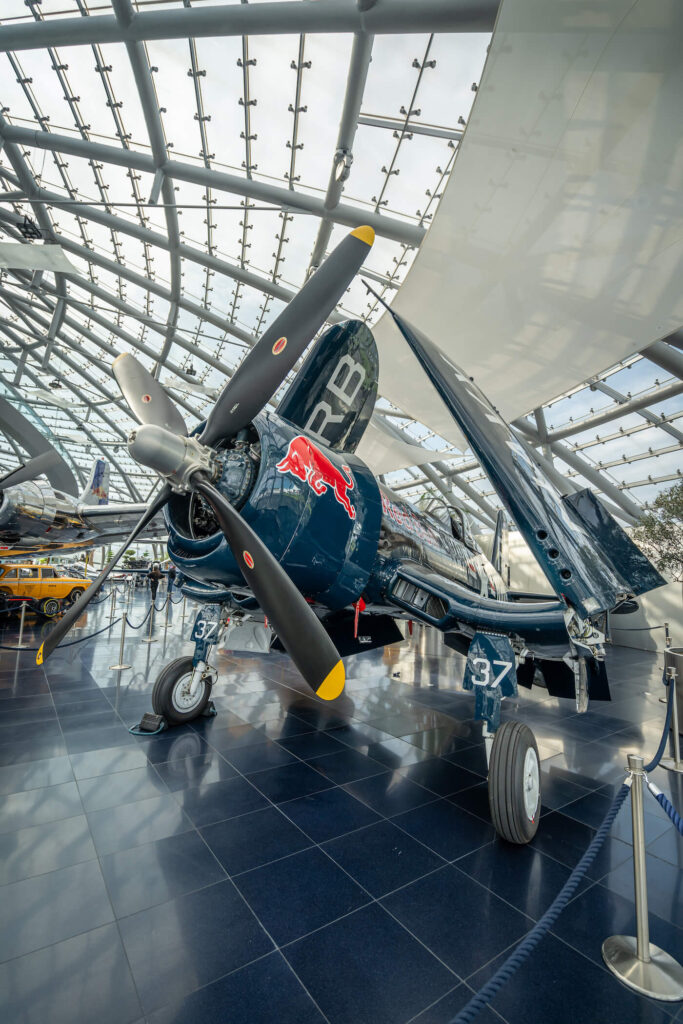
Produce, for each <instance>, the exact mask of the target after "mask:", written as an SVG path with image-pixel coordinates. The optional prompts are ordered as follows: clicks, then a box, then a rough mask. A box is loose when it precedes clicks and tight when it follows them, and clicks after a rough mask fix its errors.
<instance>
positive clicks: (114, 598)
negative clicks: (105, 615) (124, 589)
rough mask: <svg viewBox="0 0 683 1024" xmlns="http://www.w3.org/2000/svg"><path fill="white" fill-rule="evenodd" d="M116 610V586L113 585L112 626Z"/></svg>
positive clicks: (110, 617)
mask: <svg viewBox="0 0 683 1024" xmlns="http://www.w3.org/2000/svg"><path fill="white" fill-rule="evenodd" d="M115 611H116V587H112V592H111V608H110V609H109V626H110V627H111V624H112V622H113V621H114V612H115Z"/></svg>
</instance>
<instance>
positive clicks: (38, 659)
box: [36, 644, 44, 665]
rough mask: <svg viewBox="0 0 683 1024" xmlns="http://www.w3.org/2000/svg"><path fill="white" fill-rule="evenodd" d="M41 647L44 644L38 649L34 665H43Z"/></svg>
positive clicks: (42, 645)
mask: <svg viewBox="0 0 683 1024" xmlns="http://www.w3.org/2000/svg"><path fill="white" fill-rule="evenodd" d="M43 647H44V644H41V645H40V647H39V648H38V653H37V654H36V665H42V664H43Z"/></svg>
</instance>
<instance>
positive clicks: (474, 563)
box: [38, 228, 664, 842]
mask: <svg viewBox="0 0 683 1024" xmlns="http://www.w3.org/2000/svg"><path fill="white" fill-rule="evenodd" d="M373 237H374V235H373V232H372V231H371V229H370V228H359V229H356V230H355V231H353V232H351V234H350V235H348V236H347V237H346V238H345V239H344V240H343V241H342V242H341V243H340V245H339V246H338V247H337V248H336V249H335V250H334V252H333V253H332V254H331V255H330V256H329V258H328V259H327V260H326V261H325V263H324V264H323V265H322V266H321V268H320V269H319V270H318V271H317V272H316V273H315V274H314V275H313V276H312V277H311V278H309V280H308V281H307V283H306V284H305V286H304V287H303V289H302V290H301V292H299V294H298V295H297V296H296V297H295V298H294V299H293V300H292V302H291V303H290V304H289V305H288V306H287V307H286V309H285V310H284V311H283V313H282V314H281V315H280V316H279V317H278V318H277V319H276V321H275V322H274V323H273V324H272V325H271V326H270V328H269V329H268V330H267V331H266V332H265V333H264V334H263V335H262V337H261V338H260V340H259V341H258V343H257V344H256V345H255V346H254V348H253V349H251V351H250V352H249V353H248V354H247V356H246V357H245V359H244V361H243V362H242V364H241V365H240V367H239V368H238V370H237V371H236V372H235V374H234V376H233V377H232V378H231V379H230V380H229V381H228V383H227V384H226V385H225V387H224V389H223V391H222V392H221V394H220V396H219V398H218V400H217V402H216V404H215V406H214V407H213V409H212V411H211V413H210V414H209V417H208V419H207V421H206V422H205V423H204V424H201V425H200V426H199V427H198V428H197V430H196V431H195V432H194V433H193V435H191V436H188V435H187V428H186V425H185V423H184V421H183V419H182V416H181V415H180V413H179V411H178V409H177V407H176V406H175V405H174V404H173V403H172V401H171V400H170V399H169V397H168V396H167V394H166V392H165V391H164V390H163V388H162V386H161V385H160V384H159V382H158V381H157V380H156V379H154V378H153V377H152V376H151V375H150V374H149V373H148V371H147V370H146V369H145V368H144V367H143V366H142V365H141V364H140V363H138V362H137V360H135V359H134V357H133V356H131V355H123V356H119V357H118V358H117V360H116V361H115V363H114V367H113V369H114V374H115V376H116V379H117V381H118V383H119V386H120V387H121V390H122V392H123V394H124V397H125V398H126V400H127V402H128V404H129V406H130V408H131V411H132V412H133V414H134V416H135V417H136V418H137V419H138V421H139V422H140V424H141V425H140V427H138V428H137V429H135V430H134V431H133V432H132V433H131V435H130V437H129V440H128V446H129V451H130V452H131V454H132V455H133V457H134V458H135V459H137V460H138V461H139V462H140V463H142V464H144V465H146V466H149V467H151V468H153V469H155V470H156V471H157V472H158V473H159V474H160V476H161V477H162V478H163V479H164V481H165V482H164V484H163V486H162V489H161V491H160V492H159V494H158V495H157V497H156V498H155V499H154V500H153V501H152V503H151V504H150V506H149V507H148V509H147V510H146V511H145V513H144V515H143V516H142V518H141V519H140V521H139V523H138V524H137V526H136V528H135V530H134V531H133V532H132V533H131V535H130V536H129V538H128V539H127V541H126V543H125V545H124V547H123V548H122V549H121V551H120V552H119V554H118V555H117V556H116V558H115V559H114V560H113V562H112V563H110V565H109V566H108V567H107V568H106V569H105V570H104V571H103V572H102V573H101V574H100V576H99V578H98V580H97V581H96V582H95V584H94V585H93V586H92V587H91V588H90V590H88V592H87V593H86V594H84V595H83V596H82V597H81V598H80V599H79V601H78V602H76V604H75V605H74V606H73V607H72V608H71V609H70V610H69V611H68V612H67V613H66V614H65V616H64V618H63V619H62V620H61V621H60V622H58V623H57V625H56V627H55V628H54V630H53V631H52V632H51V633H50V634H49V635H48V637H47V638H46V640H45V641H44V643H43V645H42V647H41V649H40V651H39V652H38V662H39V663H41V662H42V661H43V659H44V658H46V657H47V656H48V655H49V654H50V652H51V651H52V650H53V649H54V648H55V647H56V645H57V644H58V643H59V641H60V639H61V638H62V637H63V636H64V634H65V633H66V631H67V630H68V629H69V627H70V625H71V624H72V623H73V621H75V619H76V618H78V616H79V615H80V614H81V612H82V610H83V609H84V608H85V607H86V605H87V603H88V601H89V600H91V599H92V597H93V596H94V595H95V594H96V593H97V591H98V589H99V587H100V586H101V585H102V583H103V582H104V581H105V579H106V577H107V575H108V574H109V572H110V571H111V570H112V569H113V567H114V565H115V564H116V561H117V559H118V558H119V557H120V556H121V554H122V552H123V551H124V550H125V548H126V547H127V546H128V545H129V544H130V543H131V542H132V541H133V540H134V538H135V536H136V535H137V533H138V532H139V531H140V530H142V529H143V528H144V527H145V526H146V524H147V523H148V522H149V521H150V520H151V519H152V517H153V516H154V515H155V514H156V513H157V512H158V511H159V509H161V508H163V509H164V515H165V518H166V522H167V526H168V533H169V541H168V548H169V554H170V556H171V558H172V559H173V561H174V562H175V563H176V565H177V566H178V568H179V569H180V570H181V572H182V573H183V575H184V577H185V580H184V582H182V583H181V589H183V591H184V592H185V593H189V594H191V595H192V596H194V597H196V598H198V599H200V600H201V601H203V602H205V607H204V609H203V611H202V612H200V614H199V616H198V619H197V622H196V623H195V627H194V631H193V639H194V641H195V654H194V657H192V658H190V657H188V658H180V659H177V660H176V661H174V662H172V663H171V664H170V665H168V666H167V667H166V668H165V669H164V670H163V671H162V673H161V675H160V676H159V677H158V679H157V681H156V683H155V686H154V693H153V706H154V710H155V711H156V712H157V713H158V714H160V715H163V716H164V717H165V718H166V719H167V720H168V721H170V722H174V723H180V722H183V721H189V720H191V719H192V718H194V717H196V716H197V715H198V714H201V713H202V712H203V710H204V709H205V708H206V705H207V703H208V700H209V697H210V691H211V686H212V683H213V680H214V679H215V672H214V670H213V669H211V668H210V666H209V656H210V651H211V649H212V647H213V645H214V644H215V642H216V641H217V640H218V639H219V636H220V635H221V632H222V628H223V626H224V624H225V621H226V618H227V617H228V615H229V616H230V617H231V618H232V619H233V620H234V619H235V618H237V620H238V621H239V619H240V618H242V619H244V618H246V617H249V616H251V621H252V625H253V623H254V622H256V623H257V628H258V629H259V631H260V634H259V635H260V636H261V638H262V640H263V648H264V649H265V650H267V649H268V648H269V646H270V641H271V634H272V633H273V632H274V633H275V634H276V635H277V640H276V641H275V642H276V644H277V645H281V646H282V647H283V648H284V649H285V650H286V651H287V652H288V653H289V655H290V656H291V658H292V660H293V661H294V663H295V664H296V666H297V668H298V669H299V671H300V672H301V674H302V676H303V677H304V679H305V680H306V682H307V683H308V684H309V686H310V687H311V689H312V690H313V691H314V692H315V693H316V694H317V695H318V696H319V697H321V698H323V699H325V700H334V699H335V698H337V697H338V696H339V695H340V694H341V692H342V690H343V687H344V681H345V673H344V666H343V663H342V661H341V657H340V654H341V655H346V654H352V653H355V652H357V651H361V650H364V649H368V648H370V647H377V646H382V645H384V644H386V643H389V642H392V641H396V640H397V639H401V638H402V634H401V633H400V631H399V630H398V628H397V626H396V623H395V620H396V619H401V618H404V619H405V618H410V619H418V620H421V621H423V622H425V623H428V624H429V625H432V626H434V627H436V628H437V629H439V630H441V632H442V633H443V635H444V642H445V643H446V644H448V645H449V646H451V647H453V648H455V649H456V650H458V651H461V652H463V653H467V656H468V660H467V667H466V671H465V677H464V681H463V685H464V686H465V687H466V688H470V689H474V691H475V694H476V705H475V718H477V719H479V720H482V721H483V722H484V724H485V728H484V734H485V736H486V737H487V750H488V753H489V757H490V762H489V799H490V803H491V810H492V815H493V821H494V824H495V825H496V828H497V829H498V831H499V832H500V833H501V835H503V836H505V837H506V838H507V839H510V840H511V841H513V842H527V841H528V840H529V839H530V838H532V836H533V835H534V833H535V831H536V828H537V826H538V817H539V811H540V800H541V795H540V782H539V778H540V773H539V766H538V751H537V749H536V744H535V741H534V738H533V734H532V733H531V731H530V730H529V729H528V727H527V726H526V725H523V724H522V723H520V722H515V721H507V722H506V723H505V724H504V725H503V726H501V727H500V728H499V726H500V706H501V700H502V698H503V697H505V696H509V695H512V694H513V693H515V692H516V684H517V681H519V682H521V683H522V684H523V685H527V686H530V685H531V684H532V682H533V681H538V680H540V681H541V682H543V683H544V684H545V685H546V686H547V687H548V689H549V690H550V692H551V693H556V694H558V695H561V696H569V695H576V699H577V705H578V706H579V708H580V709H583V710H585V708H586V707H587V703H588V697H589V696H593V697H597V698H602V699H605V698H608V696H609V690H608V686H607V680H606V675H605V670H604V663H603V655H604V648H603V644H604V641H605V632H606V627H605V622H606V613H607V612H608V611H609V609H611V608H612V607H614V606H615V605H617V604H618V603H620V602H621V601H624V600H626V599H629V598H631V597H632V596H633V595H637V594H639V593H642V592H644V591H646V590H649V589H652V588H653V587H656V586H659V585H661V584H662V583H663V582H664V580H663V579H662V577H661V576H659V574H658V573H657V572H656V571H655V570H654V569H653V567H652V566H651V565H650V563H649V562H648V561H647V559H646V558H645V557H644V556H643V555H642V554H641V553H640V552H639V550H638V549H637V548H636V547H635V546H634V545H633V543H632V542H631V541H630V539H629V538H628V537H627V536H626V534H625V533H624V532H623V531H622V530H621V528H620V527H619V526H618V525H617V523H616V522H615V521H614V520H613V519H612V517H611V516H610V515H609V514H608V513H607V511H606V510H605V509H604V507H603V506H602V505H601V504H600V502H599V501H597V500H596V499H595V498H594V497H593V495H592V494H591V492H589V491H583V492H580V493H577V494H573V495H571V496H564V497H563V496H562V495H560V494H559V492H558V491H557V490H556V489H555V487H554V485H553V484H552V483H551V482H550V481H549V480H548V479H546V478H545V477H544V476H543V474H542V473H541V472H540V470H539V469H538V467H537V466H536V465H535V463H534V462H533V460H532V459H531V458H530V457H529V455H528V454H527V452H526V449H525V448H524V447H523V446H522V445H521V444H520V442H519V441H517V440H516V438H515V437H514V435H513V434H512V432H511V431H510V429H509V427H508V426H507V424H505V423H504V421H503V420H502V419H501V417H500V416H499V415H498V413H497V412H496V410H495V409H494V408H493V407H492V406H491V404H490V403H489V402H488V401H487V400H486V398H485V397H484V396H483V394H482V393H481V392H480V391H479V389H478V388H477V387H476V385H475V384H474V382H473V381H472V380H471V379H469V378H468V377H467V376H466V374H465V373H463V372H462V371H461V370H460V369H459V368H458V367H456V366H454V365H453V364H452V363H451V362H450V361H449V360H448V359H447V358H446V357H445V356H444V355H443V354H442V353H441V351H440V350H439V349H438V348H436V346H434V345H433V344H432V343H431V342H430V341H429V340H428V339H426V338H424V337H423V336H422V335H421V334H420V333H419V331H417V330H416V329H415V328H413V327H411V326H410V325H409V324H408V323H407V322H406V321H404V320H402V319H401V318H400V317H399V316H397V315H393V314H392V315H393V316H394V321H395V323H396V325H397V327H398V329H399V331H400V334H401V335H402V336H403V339H404V340H405V342H406V343H407V344H408V345H409V346H410V347H411V349H412V351H413V352H414V354H415V356H416V357H417V360H418V361H419V363H420V364H421V365H422V367H423V369H424V370H425V372H426V373H427V374H428V376H429V378H430V379H431V381H432V383H433V384H434V387H435V389H436V391H437V393H438V395H439V396H440V398H441V399H442V400H443V401H444V403H445V404H446V406H447V407H448V409H449V410H450V412H451V413H452V415H453V417H454V418H455V420H456V421H457V423H458V426H459V427H460V428H461V430H462V431H463V432H464V434H465V436H466V437H467V439H468V441H469V443H470V445H471V447H472V449H473V451H474V452H475V454H476V455H477V457H478V458H479V460H480V461H481V463H482V465H483V466H484V468H485V469H486V471H487V474H488V476H489V479H490V480H491V482H492V483H493V485H494V487H495V488H496V491H497V493H498V494H499V496H500V498H501V500H502V501H503V502H504V504H505V505H506V508H507V510H508V512H509V514H510V515H511V516H512V518H513V520H514V522H515V523H516V525H517V527H518V529H519V530H520V532H521V533H522V535H523V536H524V538H525V540H526V541H527V543H528V544H529V546H530V548H531V550H532V551H533V552H534V554H535V556H536V558H537V559H538V561H539V563H540V564H541V566H542V568H543V570H544V571H545V573H546V575H547V577H548V580H549V582H550V583H551V585H552V587H553V589H554V590H555V593H556V595H557V597H556V599H555V600H548V601H543V602H538V601H528V600H527V601H516V600H512V599H511V595H509V594H508V592H507V590H506V587H505V584H504V581H503V579H502V577H501V576H500V573H499V572H498V571H497V570H496V569H495V568H494V566H493V565H492V564H491V563H490V562H489V561H488V559H486V558H485V556H484V555H483V553H482V552H481V550H480V549H479V547H478V545H477V544H476V542H475V540H474V539H473V537H472V535H471V532H470V531H469V527H468V524H467V521H466V519H465V517H463V516H462V515H461V514H460V513H459V512H458V511H457V510H456V509H452V510H447V516H446V518H445V519H444V521H440V520H439V519H437V518H436V517H433V516H430V515H425V514H420V513H418V512H417V511H416V510H415V509H413V508H412V507H411V506H410V505H409V504H407V503H406V502H403V501H401V500H400V499H399V498H398V497H397V496H396V495H395V494H393V493H392V492H391V491H390V490H389V489H388V488H386V487H384V486H383V485H382V484H380V483H379V482H378V481H376V480H375V477H374V475H373V474H372V473H371V471H370V470H369V469H368V468H367V466H366V465H365V464H364V463H363V462H362V461H361V460H360V459H359V458H358V457H357V456H356V455H355V454H354V453H355V450H356V447H357V445H358V442H359V440H360V438H361V436H362V434H363V431H364V429H365V427H366V426H367V423H368V420H369V418H370V415H371V413H372V409H373V407H374V403H375V399H376V394H377V380H378V371H379V366H378V356H377V349H376V347H375V343H374V339H373V337H372V334H371V333H370V331H369V330H368V328H367V327H366V326H365V325H364V324H362V323H361V322H359V321H349V322H347V323H345V324H341V325H338V326H335V327H333V328H331V329H330V330H328V331H327V332H325V333H324V334H323V335H322V337H321V338H320V340H319V341H318V343H317V344H316V346H315V347H314V348H313V351H312V352H311V354H310V356H309V358H308V359H307V361H306V362H305V364H304V366H303V367H302V369H301V371H300V372H299V374H298V375H297V377H296V379H295V380H294V383H293V384H292V385H291V386H290V388H289V390H288V391H287V392H286V394H285V396H284V398H283V399H282V401H281V402H280V404H279V406H278V409H277V412H275V413H271V412H266V411H265V406H266V404H267V403H268V401H269V399H271V397H272V396H273V394H274V393H276V392H277V390H278V389H279V387H280V385H281V384H282V382H283V381H284V379H285V378H286V376H287V373H288V372H289V370H290V369H291V368H292V367H293V366H294V364H295V363H296V361H297V359H298V358H299V356H300V355H301V354H302V353H303V351H304V350H305V348H306V347H307V345H308V343H309V342H310V340H311V338H312V337H313V335H314V333H315V332H316V330H317V329H318V328H319V327H320V325H321V324H322V323H324V320H325V318H326V316H327V315H328V313H329V312H330V311H331V309H332V308H333V307H334V305H335V303H336V302H337V301H338V299H339V298H340V296H341V295H342V294H343V292H344V290H345V288H346V287H347V285H348V283H349V282H350V280H351V279H352V278H353V276H354V274H355V273H356V272H357V270H358V269H359V267H360V265H361V263H362V261H363V259H364V258H365V256H366V254H367V252H368V251H369V248H370V245H371V244H372V241H373ZM398 340H399V339H397V341H398ZM234 626H235V623H234V621H233V622H232V623H231V629H232V634H234ZM252 635H255V634H252ZM232 643H234V636H233V635H231V644H232Z"/></svg>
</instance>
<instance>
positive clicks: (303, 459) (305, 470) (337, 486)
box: [275, 434, 356, 519]
mask: <svg viewBox="0 0 683 1024" xmlns="http://www.w3.org/2000/svg"><path fill="white" fill-rule="evenodd" d="M275 468H276V469H277V470H278V472H280V473H291V474H292V476H295V477H297V478H298V479H299V480H303V481H304V483H307V484H308V486H309V487H310V488H311V490H312V491H314V492H315V493H316V494H325V493H326V492H327V489H328V487H329V488H331V489H332V491H333V493H334V496H335V498H336V499H337V501H338V502H339V504H340V505H343V507H344V509H345V510H346V514H347V515H348V517H349V519H355V518H356V510H355V508H354V507H353V505H352V504H351V502H350V501H349V495H348V492H349V491H352V490H353V477H352V476H351V470H350V469H349V467H348V466H342V469H343V471H344V472H343V473H340V472H339V470H338V469H337V467H336V466H335V465H334V464H333V463H332V462H330V460H329V459H328V458H327V456H326V455H323V453H322V452H321V451H320V449H319V448H318V447H316V445H314V444H313V442H312V441H309V440H308V438H307V437H303V435H301V434H299V435H298V436H297V437H294V438H292V440H291V441H290V442H289V448H288V449H287V454H286V455H285V457H284V458H283V459H281V461H280V462H278V464H277V466H276V467H275Z"/></svg>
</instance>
